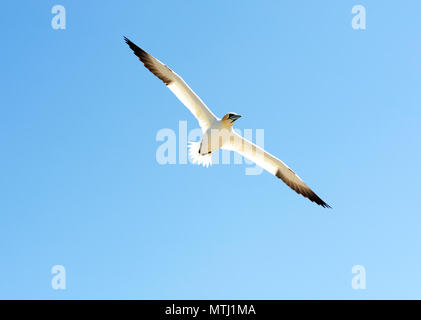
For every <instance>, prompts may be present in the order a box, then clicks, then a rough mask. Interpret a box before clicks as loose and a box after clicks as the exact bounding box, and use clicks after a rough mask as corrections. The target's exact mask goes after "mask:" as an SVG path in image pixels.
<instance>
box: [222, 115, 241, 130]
mask: <svg viewBox="0 0 421 320" xmlns="http://www.w3.org/2000/svg"><path fill="white" fill-rule="evenodd" d="M240 118H241V116H240V115H239V114H236V113H234V112H229V113H227V114H226V115H225V116H224V117H223V118H222V122H223V123H225V124H226V125H227V126H230V127H232V125H233V124H234V122H235V121H236V120H238V119H240Z"/></svg>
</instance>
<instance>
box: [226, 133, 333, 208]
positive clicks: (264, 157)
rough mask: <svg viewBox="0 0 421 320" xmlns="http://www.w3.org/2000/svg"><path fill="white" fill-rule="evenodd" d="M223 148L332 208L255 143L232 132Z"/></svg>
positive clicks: (314, 200) (283, 164) (312, 199)
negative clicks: (236, 153)
mask: <svg viewBox="0 0 421 320" xmlns="http://www.w3.org/2000/svg"><path fill="white" fill-rule="evenodd" d="M222 148H223V149H227V150H232V151H236V152H238V153H239V154H241V155H242V156H243V157H245V158H247V159H249V160H251V161H253V162H255V163H256V164H257V165H259V166H261V167H262V168H263V169H265V170H266V171H268V172H270V173H271V174H273V175H274V176H275V177H277V178H279V179H281V180H282V181H283V182H285V183H286V184H287V185H288V186H289V187H290V188H291V189H293V190H294V191H295V192H297V193H298V194H301V195H302V196H304V197H306V198H308V199H310V200H311V201H313V202H315V203H317V204H318V205H321V206H322V207H324V208H330V206H329V205H328V204H327V203H326V202H324V201H323V200H322V199H320V197H319V196H318V195H317V194H316V193H314V192H313V190H311V189H310V188H309V187H308V186H307V185H306V184H305V183H304V181H303V180H301V179H300V177H299V176H298V175H297V174H296V173H295V172H294V171H292V170H291V169H290V168H289V167H288V166H287V165H286V164H285V163H283V162H282V161H281V160H279V159H278V158H276V157H274V156H273V155H271V154H270V153H269V152H266V151H265V150H263V149H262V148H260V147H259V146H257V145H255V144H254V143H252V142H250V141H248V140H247V139H244V138H243V137H241V136H240V135H239V134H237V133H236V132H234V131H233V132H232V135H231V137H230V140H229V142H228V143H226V144H225V145H224V146H223V147H222Z"/></svg>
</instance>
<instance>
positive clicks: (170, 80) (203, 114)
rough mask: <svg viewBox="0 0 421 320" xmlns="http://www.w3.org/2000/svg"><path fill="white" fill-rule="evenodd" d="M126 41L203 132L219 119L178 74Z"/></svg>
mask: <svg viewBox="0 0 421 320" xmlns="http://www.w3.org/2000/svg"><path fill="white" fill-rule="evenodd" d="M124 40H125V41H126V43H127V44H128V45H129V47H130V49H132V50H133V52H134V54H135V55H136V56H137V57H138V58H139V60H140V61H142V62H143V64H144V65H145V67H146V68H147V69H148V70H149V71H150V72H152V73H153V74H154V75H155V76H157V77H158V78H159V79H161V80H162V81H163V82H164V83H165V84H166V85H167V87H168V88H169V89H170V90H171V91H172V92H173V93H174V94H175V95H176V96H177V98H178V99H179V100H180V101H181V102H182V103H183V104H184V105H185V106H186V107H187V108H188V109H189V110H190V111H191V113H193V115H194V116H195V117H196V118H197V120H198V121H199V125H200V127H201V128H202V130H203V132H205V131H206V130H207V129H208V128H209V127H210V126H211V124H212V122H213V121H214V120H216V119H217V118H216V116H215V115H214V114H213V113H212V112H211V111H210V110H209V108H208V107H207V106H206V105H205V104H204V103H203V101H202V100H201V99H200V98H199V97H198V96H197V95H196V94H195V93H194V91H193V90H192V89H190V87H189V86H188V85H187V84H186V83H185V82H184V80H183V79H182V78H181V77H180V76H179V75H178V74H176V73H175V72H174V71H172V70H171V69H170V68H168V67H167V66H166V65H164V64H163V63H162V62H161V61H159V60H158V59H156V58H154V57H153V56H151V55H150V54H149V53H147V52H146V51H145V50H143V49H141V48H139V47H138V46H137V45H135V44H134V43H133V42H131V41H130V40H129V39H127V38H126V37H124Z"/></svg>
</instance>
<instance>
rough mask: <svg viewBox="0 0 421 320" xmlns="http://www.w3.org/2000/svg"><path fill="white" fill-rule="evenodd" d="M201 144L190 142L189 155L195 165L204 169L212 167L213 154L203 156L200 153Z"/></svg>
mask: <svg viewBox="0 0 421 320" xmlns="http://www.w3.org/2000/svg"><path fill="white" fill-rule="evenodd" d="M199 148H200V142H192V141H190V142H189V155H190V159H191V161H192V162H193V163H197V164H199V165H200V164H201V165H203V166H204V167H209V166H210V165H212V154H205V155H201V154H200V153H199Z"/></svg>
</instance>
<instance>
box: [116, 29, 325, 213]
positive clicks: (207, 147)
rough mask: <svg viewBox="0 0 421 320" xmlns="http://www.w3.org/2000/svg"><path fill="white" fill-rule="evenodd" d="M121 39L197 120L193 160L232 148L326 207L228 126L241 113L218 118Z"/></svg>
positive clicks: (208, 160) (161, 66) (282, 165)
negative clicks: (198, 130) (197, 138)
mask: <svg viewBox="0 0 421 320" xmlns="http://www.w3.org/2000/svg"><path fill="white" fill-rule="evenodd" d="M124 40H125V41H126V43H127V44H128V45H129V47H130V49H132V50H133V52H134V54H135V55H136V56H137V57H138V58H139V60H140V61H141V62H143V64H144V65H145V67H146V68H147V69H148V70H149V71H151V72H152V73H153V74H154V75H155V76H157V77H158V78H159V79H161V80H162V81H163V82H164V83H165V85H166V86H167V87H168V88H169V89H170V90H171V91H172V92H173V93H174V94H175V95H176V97H177V98H178V99H179V100H180V101H181V102H182V103H183V104H184V105H185V106H186V107H187V108H188V109H189V110H190V111H191V113H193V115H194V116H195V117H196V118H197V120H198V121H199V125H200V127H201V129H202V132H203V137H202V141H200V142H190V145H189V154H190V157H191V158H192V160H193V163H198V164H202V165H204V166H208V165H209V164H211V154H212V152H213V151H215V150H218V149H226V150H232V151H236V152H238V153H239V154H241V155H242V156H243V157H245V158H247V159H249V160H251V161H253V162H255V163H256V164H257V165H259V166H261V167H262V168H263V169H265V170H266V171H268V172H270V173H271V174H273V175H274V176H275V177H277V178H279V179H281V180H282V181H283V182H285V183H286V184H287V185H288V186H289V187H290V188H291V189H293V190H294V191H295V192H297V193H298V194H301V195H303V196H304V197H306V198H308V199H310V200H311V201H313V202H315V203H317V204H318V205H321V206H322V207H324V208H330V206H329V205H328V204H327V203H326V202H324V201H323V200H322V199H320V197H319V196H318V195H317V194H316V193H314V192H313V191H312V190H311V189H310V188H309V187H308V186H307V185H306V184H305V183H304V181H303V180H301V179H300V177H299V176H298V175H297V174H296V173H295V172H294V171H292V170H291V169H290V168H289V167H288V166H287V165H286V164H285V163H283V162H282V161H281V160H279V159H278V158H276V157H274V156H273V155H271V154H270V153H268V152H266V151H265V150H263V149H262V148H260V147H259V146H257V145H255V144H254V143H252V142H250V141H248V140H247V139H244V138H243V137H241V136H240V135H239V134H237V133H236V132H235V131H234V130H233V129H232V126H233V124H234V122H235V121H236V120H237V119H239V118H240V117H241V116H240V115H239V114H236V113H233V112H230V113H227V114H226V115H225V116H224V117H223V118H222V119H219V118H218V117H216V116H215V115H214V114H213V113H212V111H210V110H209V108H208V107H207V106H206V105H205V104H204V103H203V101H202V100H201V99H200V98H199V97H198V96H197V95H196V94H195V93H194V92H193V90H192V89H190V87H189V86H188V85H187V84H186V83H185V82H184V80H183V79H182V78H181V77H180V76H179V75H178V74H176V73H175V72H174V71H172V70H171V69H170V68H168V67H167V66H166V65H164V64H163V63H162V62H160V61H159V60H158V59H156V58H154V57H153V56H152V55H150V54H149V53H147V52H146V51H144V50H143V49H141V48H139V47H138V46H137V45H135V44H134V43H133V42H131V41H130V40H129V39H127V38H126V37H124Z"/></svg>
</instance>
